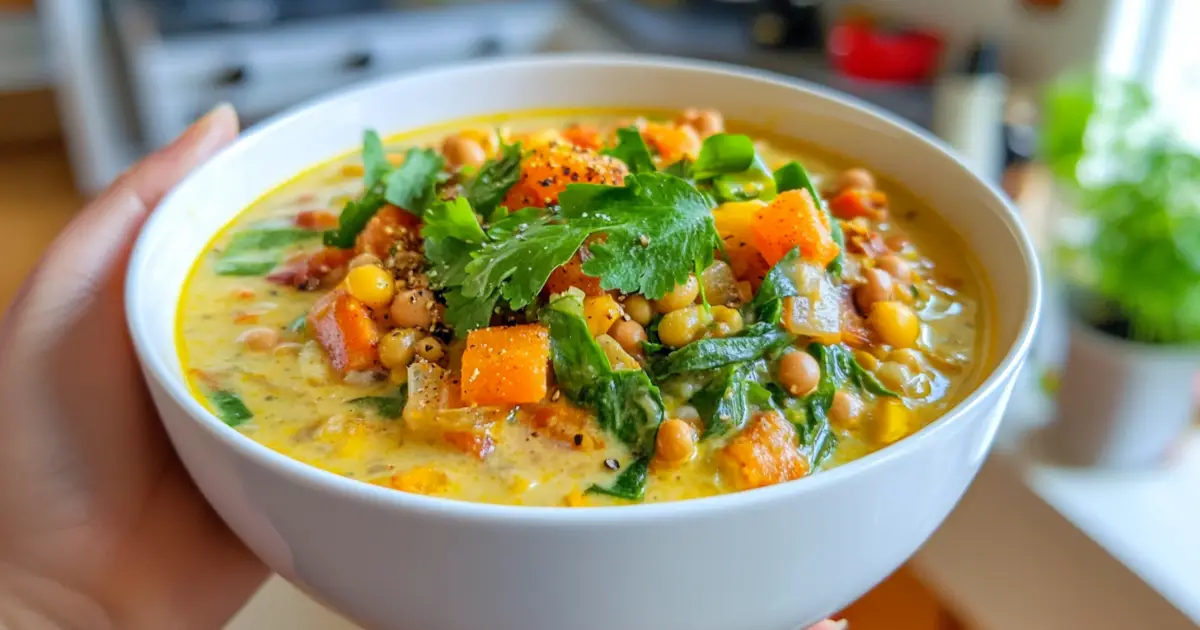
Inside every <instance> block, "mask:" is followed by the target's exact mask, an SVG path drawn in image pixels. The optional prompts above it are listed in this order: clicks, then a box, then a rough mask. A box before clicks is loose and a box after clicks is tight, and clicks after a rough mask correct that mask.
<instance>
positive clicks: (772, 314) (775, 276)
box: [750, 247, 800, 324]
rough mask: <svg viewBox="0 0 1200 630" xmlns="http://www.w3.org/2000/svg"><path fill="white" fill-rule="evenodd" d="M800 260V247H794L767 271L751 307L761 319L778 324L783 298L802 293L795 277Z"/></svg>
mask: <svg viewBox="0 0 1200 630" xmlns="http://www.w3.org/2000/svg"><path fill="white" fill-rule="evenodd" d="M799 261H800V248H799V247H794V248H792V250H791V251H789V252H788V253H787V254H786V255H784V257H783V258H781V259H780V260H779V262H777V263H775V265H774V266H773V267H771V270H770V271H768V272H767V275H766V277H765V278H763V282H762V285H760V286H759V287H758V293H755V294H754V299H753V300H752V301H751V302H750V308H751V309H752V310H753V311H754V312H755V313H756V314H757V315H758V318H759V321H763V322H767V323H770V324H778V323H779V319H780V315H781V314H782V311H781V308H782V307H781V302H782V300H783V299H784V298H787V297H794V296H797V295H800V289H799V288H798V287H797V286H796V281H795V279H794V277H793V276H794V273H795V269H796V264H797V263H798V262H799Z"/></svg>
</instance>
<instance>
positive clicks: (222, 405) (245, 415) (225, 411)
mask: <svg viewBox="0 0 1200 630" xmlns="http://www.w3.org/2000/svg"><path fill="white" fill-rule="evenodd" d="M207 396H208V402H209V403H210V404H212V406H213V409H214V410H215V411H216V414H217V417H218V418H220V419H221V421H222V422H224V423H225V424H227V425H229V426H231V427H236V426H237V425H239V424H241V423H243V422H245V421H247V420H249V419H250V418H253V417H254V414H253V413H252V412H251V411H250V409H249V408H248V407H246V403H244V402H242V399H241V398H239V397H238V395H237V394H235V393H233V392H231V391H229V390H227V389H214V390H211V391H209V392H208V393H207Z"/></svg>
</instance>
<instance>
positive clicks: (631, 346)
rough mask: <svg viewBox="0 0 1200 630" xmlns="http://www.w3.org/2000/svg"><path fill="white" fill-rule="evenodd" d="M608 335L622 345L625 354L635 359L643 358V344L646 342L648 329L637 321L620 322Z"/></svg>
mask: <svg viewBox="0 0 1200 630" xmlns="http://www.w3.org/2000/svg"><path fill="white" fill-rule="evenodd" d="M608 334H609V335H610V336H611V337H612V338H613V339H614V340H616V342H617V343H619V344H621V347H622V348H624V349H625V352H628V353H629V354H632V355H633V356H635V357H639V356H642V342H643V341H646V329H645V328H643V327H642V325H641V324H639V323H637V322H635V321H632V320H630V321H627V322H626V321H620V322H617V323H616V324H614V325H613V327H612V328H611V329H609V331H608Z"/></svg>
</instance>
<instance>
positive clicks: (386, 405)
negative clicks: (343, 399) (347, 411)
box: [349, 385, 408, 420]
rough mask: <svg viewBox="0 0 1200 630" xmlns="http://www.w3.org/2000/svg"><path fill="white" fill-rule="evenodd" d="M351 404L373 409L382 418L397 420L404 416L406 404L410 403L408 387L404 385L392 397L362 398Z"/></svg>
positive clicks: (355, 399)
mask: <svg viewBox="0 0 1200 630" xmlns="http://www.w3.org/2000/svg"><path fill="white" fill-rule="evenodd" d="M349 402H350V404H351V405H356V406H359V407H365V408H367V409H371V410H373V411H374V412H375V413H376V414H378V415H379V417H381V418H385V419H388V420H396V419H397V418H399V417H400V416H401V415H403V414H404V404H405V403H406V402H408V386H407V385H402V386H401V387H400V389H398V390H397V391H396V393H395V394H393V395H391V396H362V397H360V398H353V399H351V400H350V401H349Z"/></svg>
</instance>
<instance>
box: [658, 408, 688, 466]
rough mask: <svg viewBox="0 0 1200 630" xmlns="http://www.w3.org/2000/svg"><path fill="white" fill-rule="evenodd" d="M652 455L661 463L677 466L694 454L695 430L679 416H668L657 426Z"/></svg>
mask: <svg viewBox="0 0 1200 630" xmlns="http://www.w3.org/2000/svg"><path fill="white" fill-rule="evenodd" d="M654 444H655V450H654V457H655V459H657V460H658V461H660V462H662V463H663V464H666V465H669V466H678V465H679V464H682V463H685V462H687V461H688V460H690V459H691V458H692V457H695V455H696V431H695V430H694V429H692V425H690V424H688V423H687V422H686V421H684V420H680V419H679V418H669V419H667V420H666V421H664V422H663V423H662V424H661V425H659V427H658V435H657V436H656V437H655V440H654Z"/></svg>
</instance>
